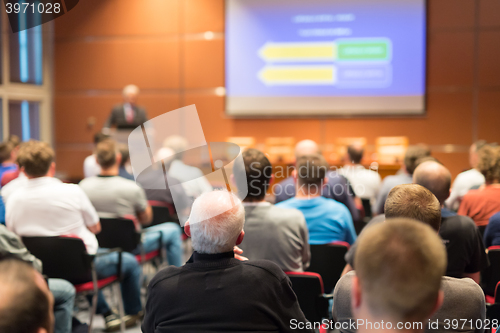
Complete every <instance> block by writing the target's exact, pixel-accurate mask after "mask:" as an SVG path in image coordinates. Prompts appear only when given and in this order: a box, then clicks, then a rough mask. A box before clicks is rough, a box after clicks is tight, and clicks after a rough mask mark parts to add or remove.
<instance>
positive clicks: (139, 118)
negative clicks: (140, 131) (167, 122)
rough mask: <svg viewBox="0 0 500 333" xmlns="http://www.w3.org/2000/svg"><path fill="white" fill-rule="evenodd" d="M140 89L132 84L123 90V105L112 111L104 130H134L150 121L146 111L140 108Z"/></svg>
mask: <svg viewBox="0 0 500 333" xmlns="http://www.w3.org/2000/svg"><path fill="white" fill-rule="evenodd" d="M138 95H139V88H138V87H137V86H136V85H133V84H130V85H128V86H126V87H125V88H123V104H120V105H117V106H115V107H114V108H113V110H112V111H111V114H110V115H109V118H108V120H107V121H106V123H105V124H104V128H110V127H116V128H117V129H134V128H136V127H137V126H140V125H141V124H143V123H145V122H146V121H148V116H147V115H146V111H145V110H144V109H143V108H141V107H140V106H138V105H137V104H136V103H137V96H138Z"/></svg>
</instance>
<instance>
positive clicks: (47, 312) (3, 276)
mask: <svg viewBox="0 0 500 333" xmlns="http://www.w3.org/2000/svg"><path fill="white" fill-rule="evenodd" d="M53 308H54V297H53V296H52V294H51V293H50V290H49V288H48V286H47V283H46V282H45V280H44V279H43V276H42V275H41V274H40V273H38V272H37V271H36V270H35V269H34V268H33V267H32V266H31V265H29V264H27V263H25V262H23V261H21V260H17V259H4V260H1V261H0V332H5V333H7V332H8V333H52V332H54V330H53V327H54V314H53V312H52V309H53Z"/></svg>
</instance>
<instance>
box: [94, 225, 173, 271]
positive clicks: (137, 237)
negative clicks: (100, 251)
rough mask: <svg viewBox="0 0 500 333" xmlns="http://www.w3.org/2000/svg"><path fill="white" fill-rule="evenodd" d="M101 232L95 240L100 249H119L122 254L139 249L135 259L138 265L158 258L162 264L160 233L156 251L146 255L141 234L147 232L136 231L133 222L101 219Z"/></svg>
mask: <svg viewBox="0 0 500 333" xmlns="http://www.w3.org/2000/svg"><path fill="white" fill-rule="evenodd" d="M100 220H101V232H100V233H98V234H97V235H96V236H97V240H98V241H99V246H100V247H102V248H120V249H122V250H123V251H124V252H133V251H135V250H136V249H137V248H139V251H140V254H138V255H136V256H135V258H136V259H137V261H138V262H139V264H144V263H146V262H149V261H152V260H154V259H155V258H159V259H160V261H161V262H163V258H164V256H163V239H162V235H161V232H159V231H158V233H159V234H160V238H159V241H158V250H154V251H151V252H148V253H146V252H145V250H144V246H143V244H142V241H141V238H142V234H144V233H146V232H148V231H147V230H141V231H140V232H139V231H137V229H136V227H135V222H134V221H133V220H130V219H125V218H101V219H100Z"/></svg>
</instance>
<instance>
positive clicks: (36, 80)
mask: <svg viewBox="0 0 500 333" xmlns="http://www.w3.org/2000/svg"><path fill="white" fill-rule="evenodd" d="M27 17H28V18H30V19H36V18H38V19H40V20H41V16H40V15H36V16H31V15H30V16H27ZM23 18H24V19H26V16H25V15H20V16H19V24H20V25H21V26H22V25H24V22H23ZM9 35H10V36H9V37H10V38H9V49H10V66H9V67H10V81H11V82H19V83H31V84H37V85H41V84H42V83H43V49H42V47H43V41H42V26H41V25H39V26H36V27H33V28H31V29H27V30H21V31H19V32H18V33H10V34H9Z"/></svg>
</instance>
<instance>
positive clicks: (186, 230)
mask: <svg viewBox="0 0 500 333" xmlns="http://www.w3.org/2000/svg"><path fill="white" fill-rule="evenodd" d="M184 233H185V234H186V236H188V237H191V225H190V224H189V221H186V224H184Z"/></svg>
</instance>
